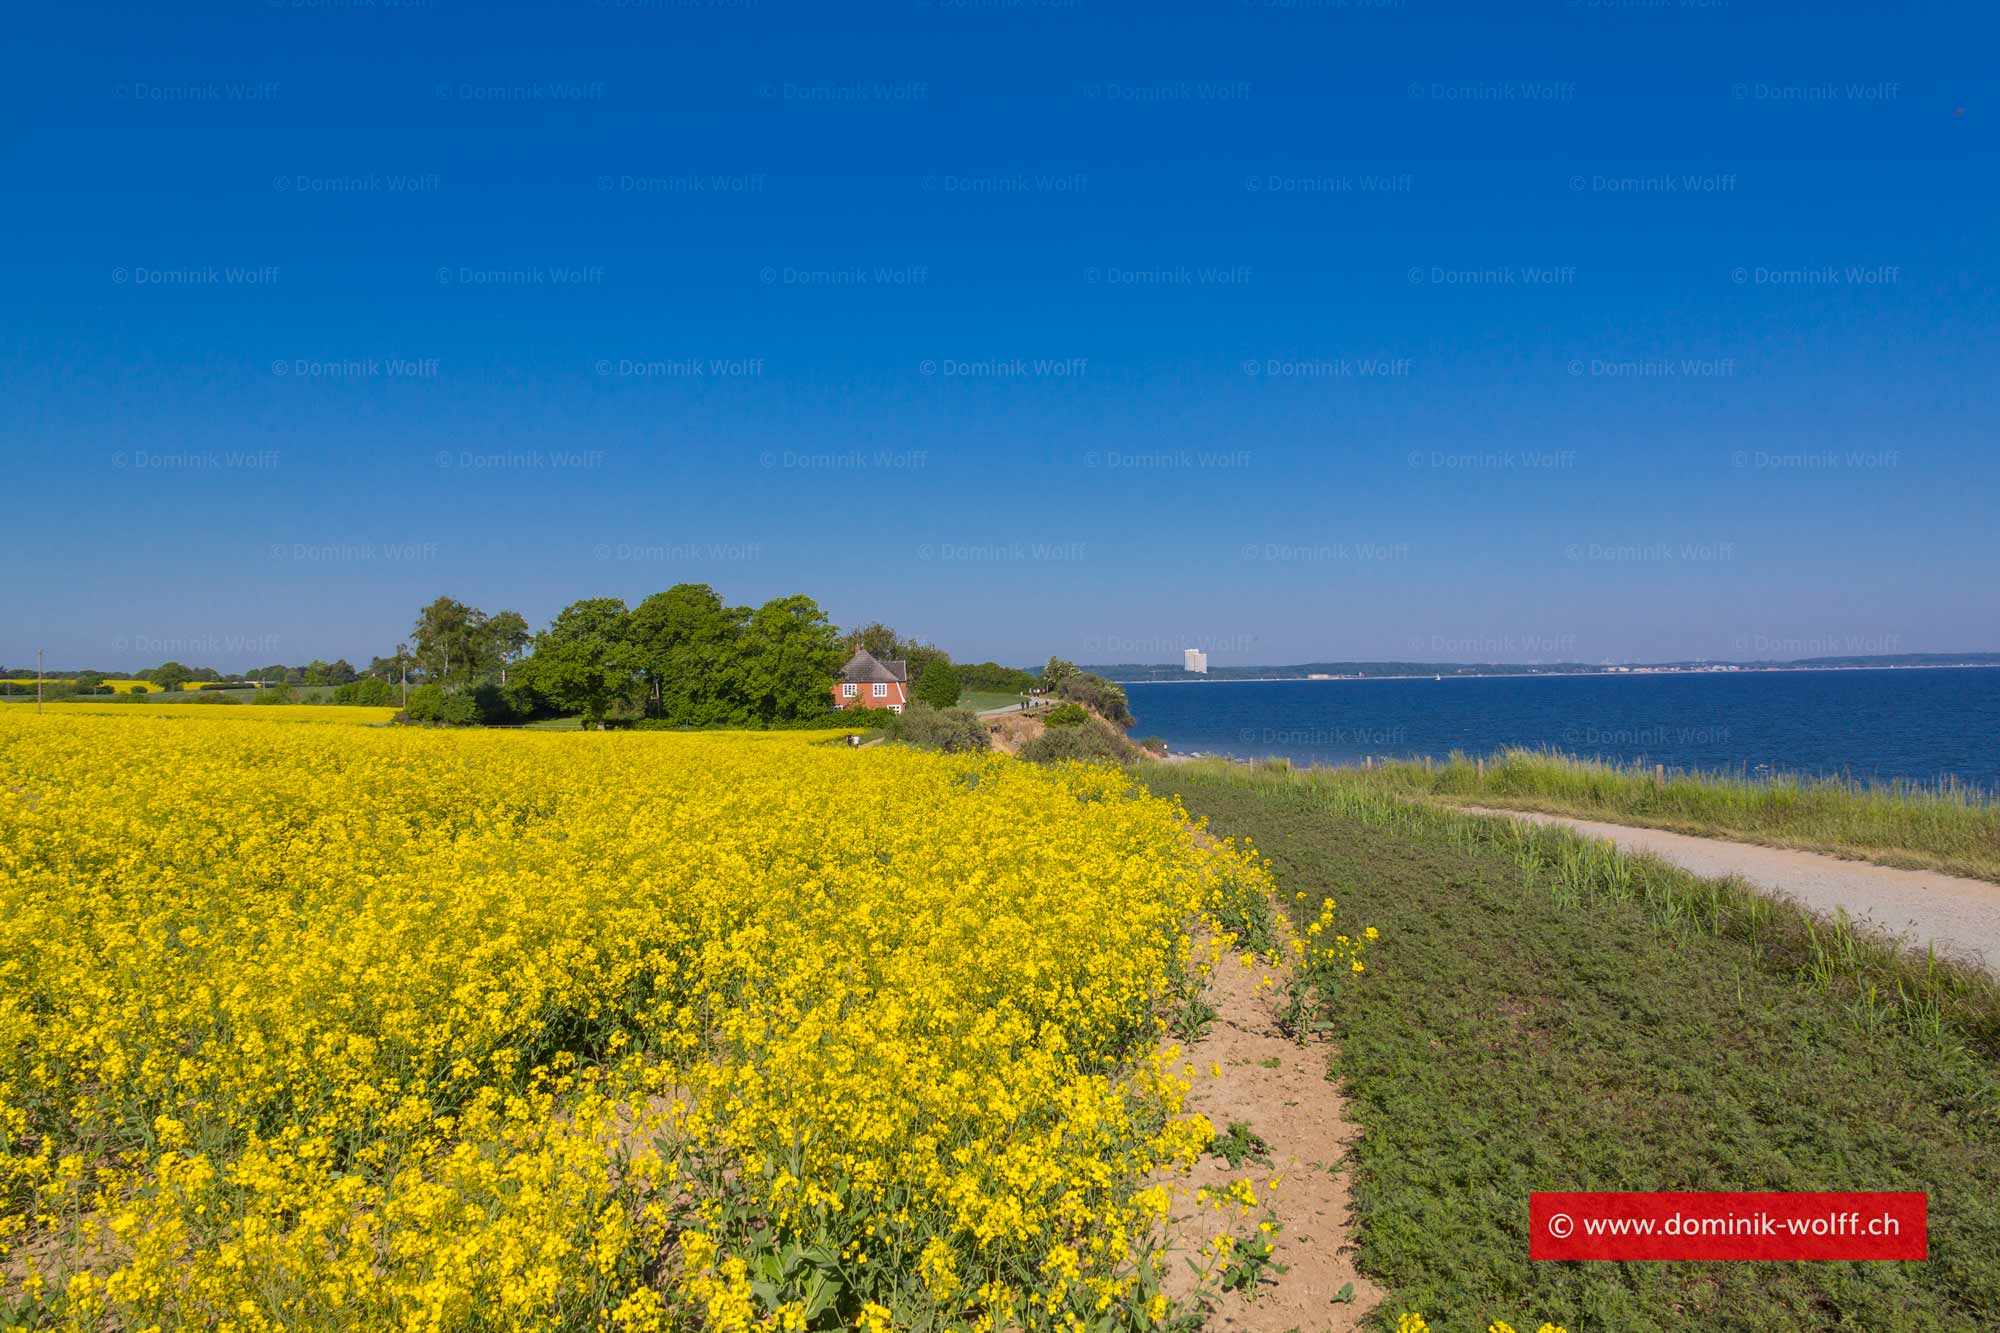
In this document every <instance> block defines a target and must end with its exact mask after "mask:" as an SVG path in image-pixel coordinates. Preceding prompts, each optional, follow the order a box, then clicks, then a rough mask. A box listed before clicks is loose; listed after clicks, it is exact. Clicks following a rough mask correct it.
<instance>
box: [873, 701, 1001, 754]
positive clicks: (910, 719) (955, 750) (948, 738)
mask: <svg viewBox="0 0 2000 1333" xmlns="http://www.w3.org/2000/svg"><path fill="white" fill-rule="evenodd" d="M883 711H885V712H886V711H887V710H886V709H885V710H883ZM889 716H890V718H891V721H890V722H889V739H890V740H892V741H901V742H902V743H903V744H905V745H914V746H917V747H918V748H919V749H924V750H942V751H944V752H945V753H946V754H967V753H971V752H974V751H979V750H985V749H987V748H989V747H990V745H991V742H990V741H988V740H987V738H986V726H985V724H984V723H982V722H981V721H980V720H979V715H978V714H977V713H974V712H973V711H972V710H971V709H969V708H932V707H931V706H930V705H928V704H921V703H913V704H911V705H910V706H909V707H908V708H906V709H904V710H903V711H902V712H901V713H890V714H889Z"/></svg>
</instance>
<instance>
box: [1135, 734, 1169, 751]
mask: <svg viewBox="0 0 2000 1333" xmlns="http://www.w3.org/2000/svg"><path fill="white" fill-rule="evenodd" d="M1139 748H1140V749H1142V750H1144V751H1145V752H1146V753H1148V754H1165V753H1166V752H1167V742H1166V740H1165V738H1164V737H1160V736H1148V737H1146V739H1144V740H1142V741H1140V742H1139Z"/></svg>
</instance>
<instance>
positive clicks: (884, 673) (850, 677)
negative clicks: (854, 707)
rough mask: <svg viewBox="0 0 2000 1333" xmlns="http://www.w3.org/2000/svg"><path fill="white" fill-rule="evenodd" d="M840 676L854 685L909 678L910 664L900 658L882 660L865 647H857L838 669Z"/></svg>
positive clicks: (885, 682) (884, 682)
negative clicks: (845, 663)
mask: <svg viewBox="0 0 2000 1333" xmlns="http://www.w3.org/2000/svg"><path fill="white" fill-rule="evenodd" d="M840 678H841V680H843V681H846V682H849V683H851V684H854V685H873V684H876V683H878V682H880V683H883V684H887V683H888V682H890V681H903V680H908V679H909V678H910V664H909V663H908V662H905V661H903V660H902V659H900V658H898V659H897V660H896V661H893V662H884V661H883V660H882V659H881V658H879V657H877V656H875V654H873V653H871V652H869V651H868V650H867V649H865V648H857V649H855V651H854V656H853V657H852V658H851V659H849V661H848V663H847V665H846V666H844V667H842V668H841V669H840Z"/></svg>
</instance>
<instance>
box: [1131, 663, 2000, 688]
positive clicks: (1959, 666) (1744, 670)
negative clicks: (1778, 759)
mask: <svg viewBox="0 0 2000 1333" xmlns="http://www.w3.org/2000/svg"><path fill="white" fill-rule="evenodd" d="M1832 671H2000V662H1907V663H1902V664H1897V665H1890V664H1884V665H1881V666H1814V667H1789V666H1766V667H1750V666H1739V667H1735V668H1733V669H1731V670H1726V671H1718V670H1715V669H1714V668H1690V669H1687V670H1677V669H1673V668H1663V667H1647V668H1644V669H1634V670H1630V671H1462V672H1458V673H1456V674H1454V675H1448V676H1447V675H1442V674H1440V673H1438V672H1433V671H1425V672H1417V673H1412V674H1410V675H1406V676H1205V677H1196V678H1194V679H1188V678H1185V677H1183V678H1180V679H1177V680H1140V679H1132V678H1126V679H1122V680H1113V681H1112V684H1114V685H1287V684H1313V685H1365V684H1368V683H1370V682H1374V681H1400V680H1428V681H1435V682H1438V683H1443V682H1444V681H1448V680H1577V679H1584V678H1595V677H1600V676H1601V677H1604V678H1606V679H1611V680H1631V679H1633V678H1635V677H1640V676H1645V677H1654V676H1772V675H1807V674H1819V673H1822V672H1832Z"/></svg>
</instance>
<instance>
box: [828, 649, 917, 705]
mask: <svg viewBox="0 0 2000 1333" xmlns="http://www.w3.org/2000/svg"><path fill="white" fill-rule="evenodd" d="M909 701H910V664H909V663H908V662H903V661H896V662H884V661H882V660H881V659H880V658H878V657H876V656H875V654H873V653H871V652H869V651H867V650H866V649H864V648H857V649H855V651H854V657H853V659H852V660H850V661H849V662H848V664H847V665H846V666H844V667H842V668H841V669H840V675H839V676H837V677H835V679H834V683H833V706H834V707H835V708H886V709H888V710H889V711H890V712H892V713H900V712H902V711H903V705H904V704H906V703H908V702H909Z"/></svg>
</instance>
